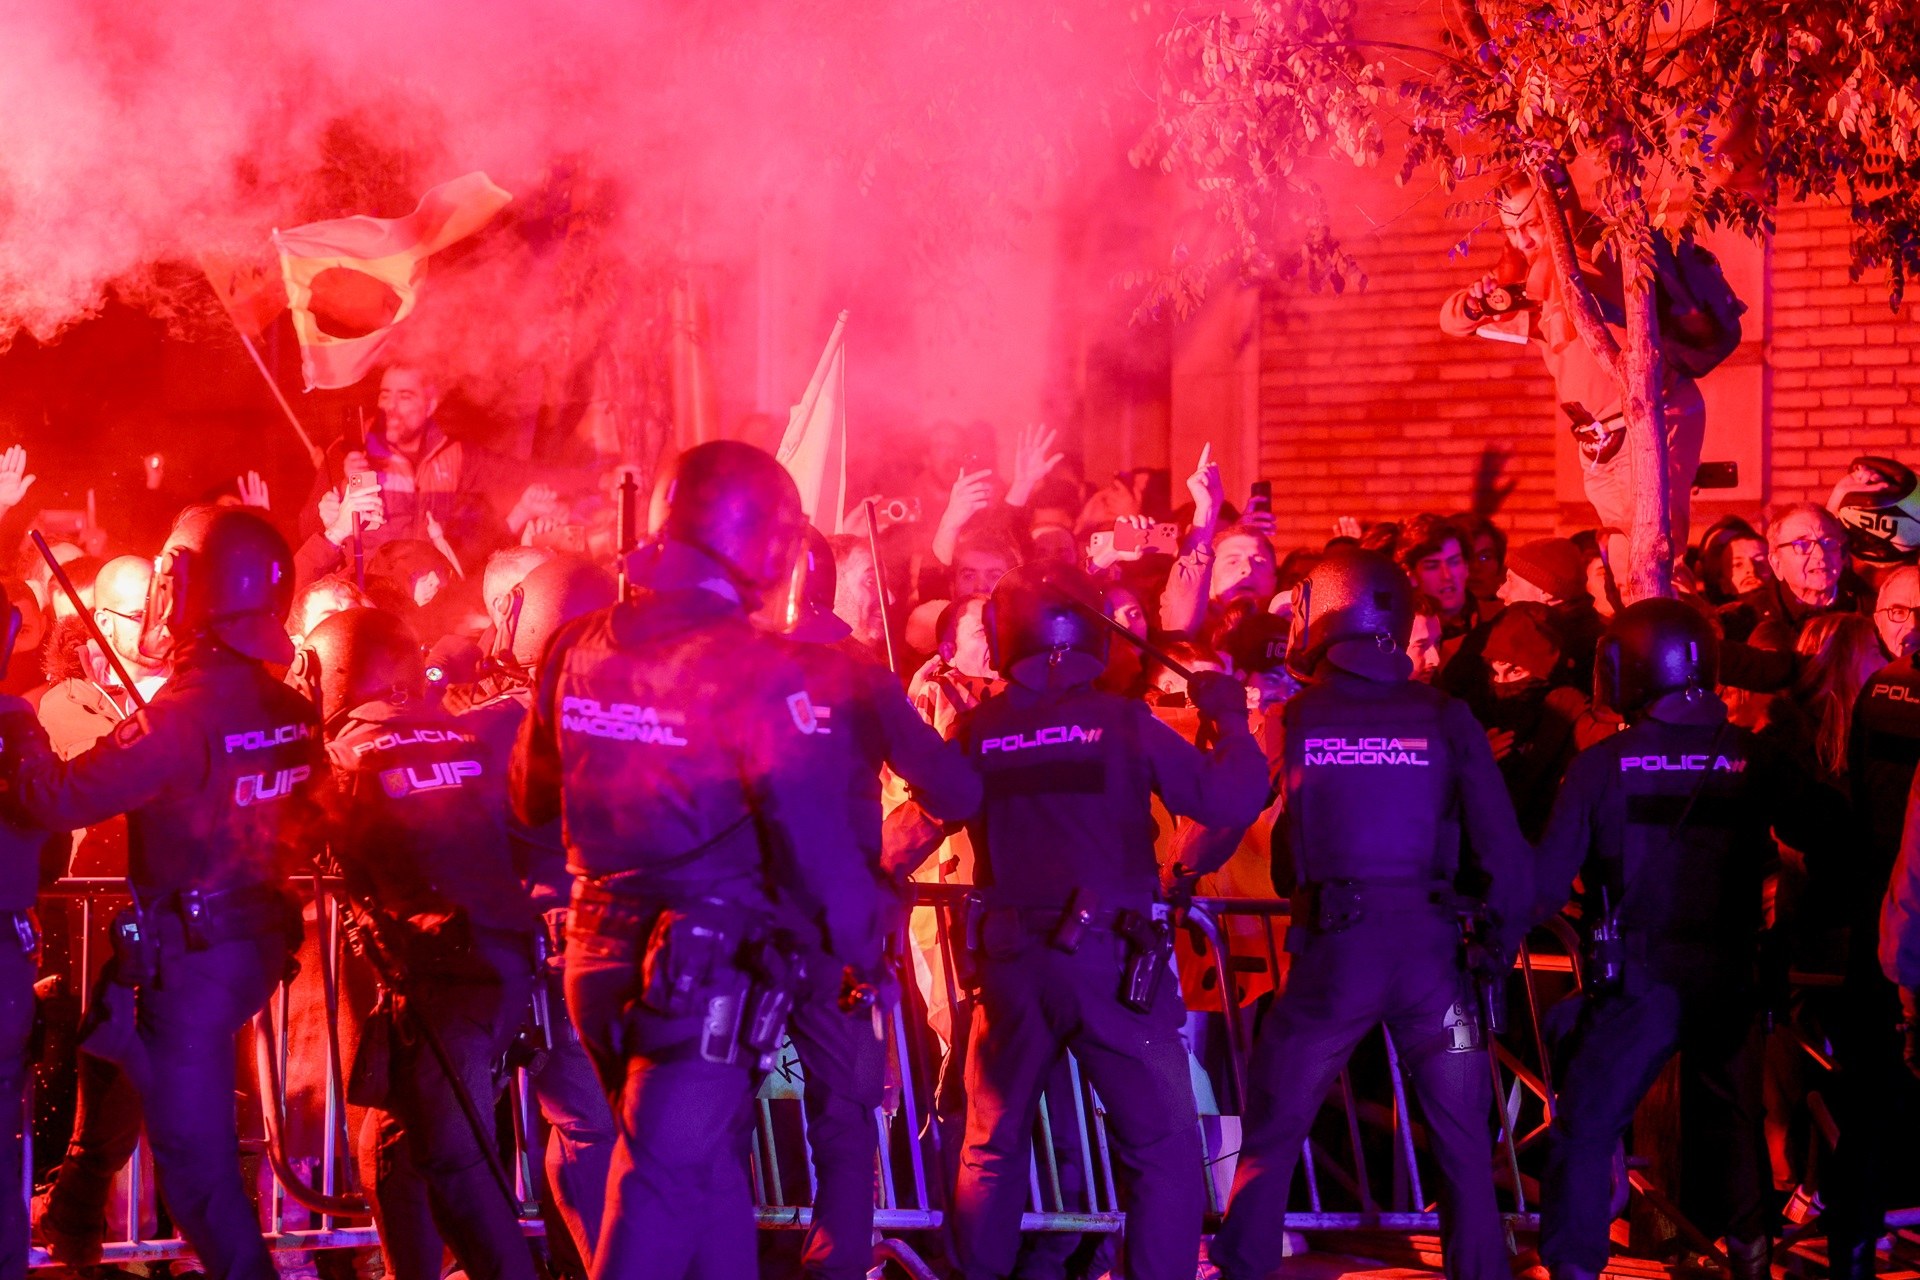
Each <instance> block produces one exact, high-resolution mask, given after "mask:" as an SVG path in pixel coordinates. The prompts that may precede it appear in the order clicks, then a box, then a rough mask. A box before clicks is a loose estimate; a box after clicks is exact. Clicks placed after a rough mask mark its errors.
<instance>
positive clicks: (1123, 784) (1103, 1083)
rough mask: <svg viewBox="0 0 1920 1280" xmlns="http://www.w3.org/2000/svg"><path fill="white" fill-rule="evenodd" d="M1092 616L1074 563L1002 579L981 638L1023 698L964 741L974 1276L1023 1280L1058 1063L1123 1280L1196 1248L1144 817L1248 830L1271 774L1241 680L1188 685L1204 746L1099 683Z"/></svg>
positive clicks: (1004, 704)
mask: <svg viewBox="0 0 1920 1280" xmlns="http://www.w3.org/2000/svg"><path fill="white" fill-rule="evenodd" d="M1099 608H1100V605H1099V594H1098V592H1097V590H1096V589H1095V588H1094V586H1093V584H1092V582H1091V580H1089V579H1088V578H1087V577H1086V575H1085V574H1083V573H1081V572H1080V571H1079V570H1077V569H1074V568H1072V567H1070V566H1065V565H1060V564H1033V565H1027V566H1024V567H1022V568H1019V569H1016V570H1014V571H1013V572H1011V573H1009V574H1007V575H1006V576H1005V577H1003V578H1002V579H1001V580H1000V582H999V584H998V585H997V586H996V587H995V588H994V591H993V595H992V597H991V599H990V601H989V603H988V610H987V612H988V618H987V635H988V640H989V644H990V646H991V649H992V654H993V665H994V667H995V669H996V670H998V671H1000V672H1001V673H1002V674H1003V675H1006V676H1008V677H1009V679H1010V681H1011V683H1010V684H1009V686H1008V687H1007V688H1006V689H1005V690H1004V691H1002V692H1000V693H997V694H994V695H993V696H991V697H989V698H987V699H986V700H985V701H984V702H982V703H981V704H980V706H979V707H977V708H975V709H974V710H973V711H972V712H970V713H968V715H967V716H965V717H964V718H963V719H962V721H961V722H960V724H959V726H958V731H957V740H958V741H959V742H961V743H962V745H963V746H964V747H965V748H966V751H967V754H968V756H969V757H970V758H971V759H972V760H973V762H974V764H975V766H976V767H977V768H978V769H979V770H980V773H981V777H982V780H983V782H984V784H985V798H984V801H983V803H982V805H981V808H980V812H979V814H978V816H977V817H976V818H975V819H974V820H973V821H972V823H971V827H970V835H971V836H972V840H973V848H974V856H975V879H976V883H977V884H978V893H979V910H978V912H977V913H976V918H973V919H970V920H969V921H968V925H967V932H968V934H969V939H968V940H969V942H970V943H973V944H975V945H974V959H975V963H976V966H977V969H976V974H975V977H976V980H977V982H978V985H979V996H978V1002H977V1004H976V1006H975V1011H974V1016H973V1027H972V1034H971V1038H970V1040H969V1045H968V1067H967V1096H968V1102H969V1108H968V1114H967V1136H966V1144H965V1147H964V1150H963V1151H962V1154H961V1158H960V1177H959V1186H958V1188H957V1191H956V1194H955V1200H954V1225H953V1233H954V1249H955V1253H956V1255H957V1259H958V1261H959V1263H960V1268H961V1273H962V1274H963V1275H965V1276H966V1277H968V1280H984V1278H986V1277H1001V1276H1006V1275H1008V1274H1009V1273H1011V1271H1012V1270H1013V1267H1014V1262H1015V1253H1016V1250H1017V1248H1018V1245H1019V1232H1020V1212H1021V1209H1022V1206H1023V1205H1024V1203H1025V1201H1026V1196H1027V1185H1028V1184H1027V1169H1028V1143H1029V1139H1030V1135H1031V1134H1032V1132H1033V1122H1034V1116H1035V1113H1036V1110H1037V1107H1038V1105H1039V1100H1040V1095H1041V1093H1042V1091H1043V1090H1044V1089H1045V1088H1046V1085H1047V1082H1048V1079H1049V1076H1050V1074H1051V1072H1052V1071H1053V1068H1054V1067H1055V1065H1056V1064H1057V1063H1058V1062H1059V1060H1060V1057H1061V1055H1062V1053H1063V1052H1065V1051H1066V1050H1068V1049H1071V1050H1073V1051H1074V1053H1075V1054H1076V1055H1077V1056H1078V1058H1079V1061H1080V1064H1081V1066H1082V1068H1083V1069H1084V1070H1085V1071H1086V1073H1087V1076H1088V1078H1089V1079H1090V1080H1091V1081H1092V1083H1093V1085H1094V1087H1095V1088H1097V1089H1098V1090H1099V1091H1100V1097H1101V1100H1102V1101H1103V1102H1104V1103H1105V1105H1106V1108H1107V1122H1108V1124H1109V1125H1110V1126H1111V1131H1112V1136H1113V1140H1114V1143H1115V1146H1116V1147H1117V1148H1118V1152H1119V1159H1120V1160H1121V1162H1122V1163H1124V1164H1125V1166H1126V1167H1127V1169H1128V1170H1129V1172H1130V1173H1131V1175H1132V1176H1131V1177H1129V1178H1128V1179H1127V1181H1126V1183H1125V1186H1124V1190H1123V1202H1124V1204H1123V1207H1124V1209H1125V1212H1126V1217H1127V1224H1126V1243H1125V1250H1126V1263H1125V1269H1126V1274H1128V1275H1130V1276H1137V1277H1141V1278H1142V1280H1170V1278H1171V1277H1176V1276H1178V1277H1181V1280H1186V1277H1190V1276H1192V1275H1193V1271H1194V1264H1195V1260H1196V1258H1197V1257H1198V1254H1199V1245H1200V1229H1201V1217H1202V1213H1203V1208H1204V1206H1203V1202H1202V1190H1203V1188H1202V1184H1201V1180H1200V1179H1199V1178H1197V1177H1195V1176H1194V1170H1195V1169H1197V1168H1199V1166H1200V1159H1201V1152H1200V1138H1199V1127H1198V1125H1199V1121H1198V1118H1197V1115H1196V1111H1195V1104H1194V1096H1193V1086H1192V1080H1191V1077H1190V1076H1189V1074H1188V1066H1187V1054H1186V1049H1185V1047H1184V1046H1183V1045H1182V1043H1181V1040H1180V1035H1179V1030H1180V1025H1181V1022H1182V1021H1183V1018H1184V1012H1185V1011H1184V1009H1183V1007H1182V1005H1181V1000H1180V991H1179V982H1178V980H1177V978H1176V977H1175V976H1173V975H1170V974H1169V973H1168V972H1167V970H1168V967H1169V966H1170V964H1171V963H1172V945H1171V943H1172V933H1171V927H1170V923H1169V920H1168V916H1167V909H1166V905H1165V903H1164V902H1163V901H1162V900H1161V896H1160V871H1159V867H1158V865H1157V863H1156V861H1155V858H1154V848H1153V835H1154V821H1153V815H1152V812H1151V802H1152V797H1153V796H1155V795H1158V796H1159V797H1160V798H1161V800H1162V801H1163V802H1164V803H1165V805H1166V807H1167V809H1168V811H1169V812H1171V813H1173V814H1175V815H1176V816H1186V817H1191V818H1194V819H1196V820H1198V821H1201V822H1204V823H1207V824H1209V825H1212V826H1221V827H1244V826H1246V825H1248V824H1249V823H1251V822H1252V821H1253V820H1254V819H1255V818H1256V817H1258V816H1259V814H1260V811H1261V810H1262V809H1263V808H1264V807H1265V806H1266V802H1267V778H1266V769H1265V766H1264V763H1263V761H1262V759H1261V756H1260V749H1259V747H1258V746H1257V745H1256V744H1255V742H1254V740H1253V735H1252V734H1251V733H1250V732H1249V730H1248V727H1247V703H1246V693H1245V691H1244V689H1243V688H1242V687H1241V685H1240V684H1239V682H1238V681H1236V680H1234V679H1233V678H1232V677H1230V676H1224V675H1220V674H1219V673H1202V674H1201V675H1197V676H1195V677H1194V678H1193V680H1192V681H1191V682H1190V683H1189V686H1188V688H1189V692H1190V694H1191V696H1192V698H1193V702H1194V705H1195V706H1196V707H1198V708H1199V710H1200V712H1201V714H1202V716H1203V717H1205V718H1206V720H1207V721H1208V723H1209V725H1210V726H1211V728H1212V730H1213V731H1214V732H1216V733H1217V735H1218V736H1217V742H1216V745H1215V746H1214V747H1213V748H1212V749H1211V750H1210V751H1206V752H1202V751H1200V750H1199V749H1197V748H1196V747H1194V746H1193V745H1191V744H1190V743H1188V742H1187V741H1186V740H1185V739H1184V738H1182V737H1181V736H1180V735H1179V734H1178V733H1176V732H1175V731H1174V730H1173V729H1171V728H1169V727H1168V726H1167V725H1165V724H1163V723H1162V722H1161V721H1159V720H1157V719H1155V718H1154V716H1153V713H1152V712H1151V711H1150V710H1148V708H1147V707H1146V705H1145V704H1144V703H1142V702H1140V701H1138V700H1137V699H1129V698H1123V697H1120V696H1118V695H1115V694H1110V693H1104V692H1101V691H1100V690H1097V689H1095V688H1094V687H1093V682H1094V681H1095V680H1096V679H1097V678H1098V677H1099V676H1100V674H1101V673H1102V672H1103V671H1105V670H1106V665H1107V647H1108V642H1109V632H1108V631H1107V629H1106V628H1105V626H1104V624H1103V623H1102V622H1101V620H1100V618H1099V616H1098V613H1099Z"/></svg>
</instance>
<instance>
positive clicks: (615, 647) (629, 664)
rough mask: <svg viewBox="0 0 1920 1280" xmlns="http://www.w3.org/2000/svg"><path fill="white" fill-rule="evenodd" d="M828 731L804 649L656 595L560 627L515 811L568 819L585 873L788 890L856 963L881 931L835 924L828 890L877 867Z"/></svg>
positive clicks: (625, 882)
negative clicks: (864, 862) (866, 937)
mask: <svg viewBox="0 0 1920 1280" xmlns="http://www.w3.org/2000/svg"><path fill="white" fill-rule="evenodd" d="M820 727H821V721H820V720H819V718H818V717H817V716H816V715H815V713H814V709H813V704H812V702H811V700H810V699H809V698H808V696H807V677H806V672H805V671H804V669H803V668H802V667H801V665H800V663H799V661H798V660H797V659H796V658H795V656H794V654H793V651H792V646H790V645H789V644H788V643H787V642H785V641H782V640H778V639H775V638H774V637H771V636H766V635H762V634H760V633H759V632H757V631H755V630H754V628H753V625H752V623H751V622H749V621H748V619H747V615H746V612H745V610H744V609H743V608H742V607H741V605H740V604H739V603H738V602H737V601H735V600H732V599H729V598H727V597H726V596H725V595H723V594H721V593H720V592H718V591H715V590H710V589H708V588H706V587H680V588H674V589H666V590H649V591H643V592H641V593H640V595H639V596H638V597H637V598H636V599H635V600H633V601H632V602H630V603H623V604H616V605H614V606H612V607H611V608H608V609H603V610H601V611H599V612H597V613H592V614H588V615H586V616H585V617H583V618H577V619H575V620H574V621H573V622H571V623H569V624H568V625H567V626H566V627H564V628H563V629H562V630H561V631H560V632H559V633H557V634H556V635H555V636H554V639H553V642H552V644H551V646H550V647H549V649H548V651H547V656H546V660H545V662H544V663H543V664H542V666H541V670H540V676H539V680H538V682H537V684H536V685H535V688H534V695H533V706H532V708H531V710H530V712H529V714H528V716H527V718H526V722H525V724H524V725H523V726H522V729H521V734H520V740H519V743H518V745H517V746H516V748H515V752H514V759H513V766H512V772H511V786H512V798H513V806H514V811H515V813H516V814H517V815H518V816H519V818H520V820H521V821H522V822H524V823H526V824H528V825H529V826H539V825H541V824H543V823H546V822H550V821H552V820H553V819H555V818H559V819H560V821H561V823H562V833H563V837H564V839H565V841H566V847H567V858H568V865H569V868H570V869H571V870H572V871H573V873H574V874H575V875H578V876H585V877H589V878H591V879H593V880H595V881H598V882H602V883H604V884H606V885H607V886H608V887H611V888H615V889H617V890H620V891H623V892H629V893H633V894H635V895H637V896H640V897H643V898H648V899H651V900H657V901H661V902H663V903H672V902H675V901H679V900H683V899H688V898H698V897H706V896H714V895H718V896H724V897H726V898H728V899H729V900H732V901H735V902H739V903H742V904H744V905H749V906H769V905H770V904H771V900H772V898H773V896H774V895H776V894H781V895H787V896H789V897H790V898H791V899H792V900H794V901H795V902H796V903H797V904H798V905H799V906H800V908H801V910H802V911H803V912H805V913H807V914H809V915H810V916H812V917H813V918H814V919H816V920H817V921H818V922H821V923H822V926H823V927H824V928H825V929H826V930H827V936H828V937H829V938H832V939H834V943H835V948H836V954H840V955H842V956H843V958H845V959H847V960H848V961H849V962H850V963H852V962H858V961H857V960H856V956H855V955H853V954H850V952H858V951H859V949H860V947H861V945H862V944H861V942H860V941H859V937H860V935H861V934H862V933H864V932H865V931H866V930H867V929H868V927H869V926H868V925H867V923H866V922H865V921H863V920H862V921H852V922H845V921H840V920H837V919H835V918H833V917H831V916H830V915H829V912H828V909H829V906H830V905H831V904H830V899H831V897H832V895H831V894H830V893H827V892H825V891H824V890H825V887H826V886H827V885H830V884H831V883H832V882H833V880H834V879H835V878H838V877H844V876H850V875H858V874H865V870H864V867H860V866H858V865H857V860H856V859H857V855H856V854H855V852H854V850H855V845H854V841H853V838H852V836H851V834H850V832H849V831H848V829H847V800H846V791H845V775H844V773H842V772H839V771H837V770H836V768H835V757H834V754H833V752H832V751H831V750H830V749H829V747H828V743H829V742H830V741H831V737H830V735H826V734H822V733H820V732H819V729H820ZM842 944H844V945H845V947H846V948H847V949H846V950H841V949H840V947H841V945H842ZM873 958H875V959H877V957H873ZM859 959H860V960H864V959H866V958H865V957H861V958H859Z"/></svg>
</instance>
